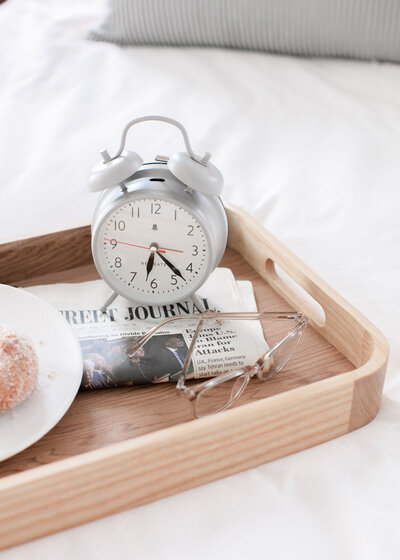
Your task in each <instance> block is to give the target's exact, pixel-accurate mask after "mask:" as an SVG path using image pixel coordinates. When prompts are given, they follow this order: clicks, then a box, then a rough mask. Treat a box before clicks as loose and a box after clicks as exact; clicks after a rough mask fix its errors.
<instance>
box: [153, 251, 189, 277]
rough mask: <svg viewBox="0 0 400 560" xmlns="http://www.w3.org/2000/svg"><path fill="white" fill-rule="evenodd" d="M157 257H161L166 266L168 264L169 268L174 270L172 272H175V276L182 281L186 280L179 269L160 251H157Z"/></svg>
mask: <svg viewBox="0 0 400 560" xmlns="http://www.w3.org/2000/svg"><path fill="white" fill-rule="evenodd" d="M157 255H159V257H160V258H161V259H162V260H163V261H164V262H165V264H166V265H167V266H169V268H170V269H171V270H172V272H173V273H174V274H176V275H177V276H179V277H180V278H182V280H185V279H184V277H183V276H182V274H181V272H180V270H178V269H177V268H176V266H174V265H173V264H172V263H171V262H169V260H168V259H166V258H165V257H164V255H162V254H161V253H160V252H159V251H157Z"/></svg>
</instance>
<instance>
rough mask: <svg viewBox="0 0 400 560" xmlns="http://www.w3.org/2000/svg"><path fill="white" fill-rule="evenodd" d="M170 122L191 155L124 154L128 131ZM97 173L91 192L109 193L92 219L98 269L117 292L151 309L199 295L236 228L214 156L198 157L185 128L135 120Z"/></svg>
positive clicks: (173, 121) (113, 293)
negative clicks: (146, 157)
mask: <svg viewBox="0 0 400 560" xmlns="http://www.w3.org/2000/svg"><path fill="white" fill-rule="evenodd" d="M151 120H155V121H163V122H167V123H170V124H172V125H174V126H176V127H178V128H179V129H180V131H181V132H182V135H183V138H184V141H185V145H186V150H187V151H186V152H180V153H177V154H174V155H173V156H172V157H170V158H169V157H167V156H156V157H155V161H154V162H152V163H143V161H142V159H141V157H140V156H139V155H138V154H137V153H135V152H130V151H129V152H128V151H124V148H125V142H126V136H127V132H128V130H129V129H130V128H131V127H132V126H133V125H135V124H137V123H139V122H143V121H151ZM102 156H103V161H102V162H100V163H98V164H97V165H96V166H95V167H94V169H93V171H92V173H91V176H90V179H89V188H90V190H91V191H103V192H102V193H101V195H100V197H99V200H98V203H97V206H96V209H95V212H94V216H93V221H92V253H93V259H94V262H95V265H96V268H97V270H98V272H99V274H100V275H101V277H102V278H103V279H104V281H105V282H106V283H107V284H108V285H109V286H110V288H111V289H112V294H111V296H110V298H109V299H108V300H107V302H106V303H105V304H104V308H105V307H107V306H108V305H109V304H110V303H111V302H112V301H113V299H114V298H115V297H116V296H117V295H121V296H123V297H125V298H127V299H129V300H131V301H134V302H137V303H141V304H144V305H153V304H156V305H163V304H168V303H175V302H177V301H182V300H185V299H187V298H188V297H189V296H191V295H193V294H195V292H196V291H197V290H198V289H199V288H200V286H201V285H202V284H203V283H204V282H205V281H206V279H207V278H208V276H209V275H210V274H211V272H212V271H213V270H214V269H215V268H216V267H217V266H218V264H219V262H220V260H221V258H222V256H223V254H224V251H225V247H226V242H227V235H228V224H227V218H226V212H225V208H224V206H223V203H222V201H221V199H220V198H219V195H220V194H221V192H222V189H223V178H222V175H221V173H220V171H219V170H218V169H217V168H216V167H215V166H214V165H213V164H212V163H211V162H210V157H211V154H210V153H209V152H207V153H206V154H205V155H204V156H203V157H201V156H198V155H196V154H195V153H194V152H193V150H192V148H191V146H190V142H189V138H188V135H187V132H186V130H185V129H184V127H183V126H182V125H181V124H180V123H179V122H177V121H175V120H173V119H170V118H167V117H161V116H157V115H154V116H153V115H151V116H146V117H139V118H137V119H134V120H133V121H130V122H129V123H128V124H127V125H126V127H125V129H124V131H123V134H122V139H121V146H120V149H119V150H118V152H117V154H116V155H115V156H114V157H110V156H109V154H108V152H107V151H106V150H104V151H103V152H102Z"/></svg>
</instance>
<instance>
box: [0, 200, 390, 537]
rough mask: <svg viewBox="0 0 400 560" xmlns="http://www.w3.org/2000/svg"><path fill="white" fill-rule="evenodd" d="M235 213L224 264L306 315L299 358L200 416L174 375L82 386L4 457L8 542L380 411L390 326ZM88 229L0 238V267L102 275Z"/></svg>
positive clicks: (299, 444)
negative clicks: (47, 425) (158, 380)
mask: <svg viewBox="0 0 400 560" xmlns="http://www.w3.org/2000/svg"><path fill="white" fill-rule="evenodd" d="M228 218H229V228H230V236H229V246H230V248H229V249H228V250H227V252H226V254H225V256H224V259H223V262H222V265H223V266H228V267H230V268H232V270H233V272H234V274H235V276H236V278H237V279H249V280H251V281H252V282H253V286H254V289H255V294H256V300H257V304H258V307H259V309H262V310H266V311H277V310H278V311H282V310H293V309H300V310H302V311H303V312H304V313H305V314H307V315H309V317H310V322H311V325H310V327H309V328H308V329H307V330H306V332H305V334H304V336H303V338H302V340H301V343H300V345H299V347H298V349H297V350H296V353H295V355H294V356H293V358H292V359H291V361H290V362H289V363H288V364H287V366H286V367H285V368H284V369H283V370H282V371H281V372H280V373H279V374H278V375H277V376H276V377H274V378H272V379H271V380H270V381H268V382H266V383H260V382H258V381H257V380H252V381H251V382H250V384H249V385H248V387H247V388H246V391H245V393H244V394H243V395H242V397H241V398H240V400H239V401H238V402H237V404H236V406H235V407H234V408H233V409H231V410H229V411H226V412H224V413H220V414H216V415H213V416H210V417H207V418H203V419H201V420H192V419H191V415H190V412H189V409H188V408H186V407H187V403H186V402H184V401H183V400H180V399H179V398H178V397H177V396H176V394H175V389H174V386H173V385H170V384H168V385H167V384H166V385H155V386H153V385H151V386H147V387H145V386H143V387H137V388H136V387H131V388H119V389H105V390H97V391H93V392H84V393H79V394H78V396H77V398H76V399H75V401H74V403H73V404H72V406H71V408H70V410H69V411H68V412H67V414H66V415H65V416H64V417H63V419H62V420H61V421H60V422H59V423H58V424H57V426H55V427H54V428H53V430H51V431H50V432H49V433H48V434H47V435H46V436H45V437H44V438H42V439H41V440H40V441H39V442H37V443H36V444H35V445H33V446H32V447H30V448H29V449H27V450H25V451H24V452H22V453H20V454H19V455H17V456H15V457H13V458H11V459H8V460H7V461H4V462H3V463H1V464H0V547H3V548H4V547H7V546H11V545H14V544H17V543H21V542H24V541H26V540H29V539H32V538H36V537H38V536H42V535H46V534H49V533H51V532H54V531H58V530H61V529H63V528H66V527H71V526H74V525H77V524H79V523H83V522H86V521H89V520H92V519H96V518H98V517H101V516H104V515H108V514H110V513H114V512H116V511H121V510H122V509H126V508H128V507H134V506H136V505H140V504H143V503H146V502H149V501H152V500H155V499H158V498H160V497H162V496H167V495H169V494H173V493H176V492H179V491H182V490H184V489H187V488H191V487H193V486H196V485H199V484H203V483H205V482H207V481H210V480H215V479H216V478H220V477H222V476H226V475H228V474H230V473H233V472H238V471H240V470H243V469H246V468H249V467H252V466H255V465H258V464H261V463H263V462H266V461H269V460H273V459H275V458H278V457H282V456H284V455H288V454H289V453H294V452H296V451H299V450H301V449H305V448H307V447H310V446H312V445H316V444H318V443H321V442H324V441H327V440H329V439H332V438H334V437H337V436H340V435H343V434H345V433H347V432H349V431H350V430H352V429H355V428H358V427H360V426H362V425H364V424H366V423H367V422H369V421H370V420H371V419H372V418H373V417H374V416H375V415H376V413H377V411H378V408H379V404H380V400H381V393H382V386H383V380H384V373H385V369H386V362H387V357H388V346H387V342H386V340H385V339H384V337H383V336H382V335H381V333H380V332H379V331H378V330H377V329H376V328H375V327H374V326H373V325H372V324H371V323H370V322H369V321H368V320H367V319H365V317H363V316H362V315H361V314H360V313H359V312H358V311H357V310H355V309H354V308H353V307H352V306H351V305H350V304H348V303H347V302H346V301H345V300H344V299H343V298H341V296H339V294H337V293H336V292H335V291H334V290H332V288H330V287H329V286H328V285H327V284H326V283H325V282H324V281H323V280H322V279H320V278H319V277H318V276H317V275H315V273H314V272H313V271H312V270H310V269H309V267H307V266H306V265H305V264H304V263H302V262H301V261H300V260H299V259H298V258H297V257H296V256H295V255H293V254H292V253H290V251H288V250H287V249H286V248H285V247H284V246H283V245H282V244H281V243H280V242H279V241H278V240H276V239H275V238H274V237H273V236H272V235H271V234H269V233H268V232H267V231H266V230H265V229H264V228H262V227H261V226H260V225H259V224H257V223H256V222H255V221H254V219H252V218H251V217H249V216H248V215H247V214H245V213H244V212H242V211H241V210H238V209H235V208H230V209H229V210H228ZM89 233H90V231H89V228H79V230H71V231H69V232H65V234H64V235H62V234H61V233H56V234H53V235H51V234H50V235H47V236H39V237H36V238H32V239H31V240H27V241H23V240H20V241H15V242H12V243H7V244H6V245H3V246H2V245H0V280H1V281H3V282H4V281H7V282H9V283H13V284H14V285H21V286H26V285H32V284H38V283H52V282H71V281H82V280H89V279H92V278H95V277H97V273H96V271H95V269H94V266H93V264H92V261H91V255H90V246H89V242H88V240H89V237H88V236H89ZM3 257H5V259H3ZM4 263H6V266H5V265H3V264H4ZM21 263H23V264H21ZM277 266H279V267H280V269H281V270H283V271H285V272H286V273H288V274H289V275H290V277H291V278H292V279H293V280H294V282H295V284H293V283H292V284H291V283H288V282H287V281H286V280H285V279H284V278H282V275H280V274H279V273H278V271H277ZM296 283H297V285H296ZM299 287H300V288H299ZM298 288H299V289H298ZM301 290H305V291H306V292H307V293H308V294H309V295H308V296H307V297H305V296H304V292H302V291H301ZM310 296H311V298H314V299H315V300H316V302H318V305H320V306H321V307H322V309H323V311H322V316H321V314H320V313H318V312H317V311H316V307H315V305H313V303H312V300H310ZM282 323H284V322H279V321H277V322H275V323H274V324H273V323H272V322H268V323H264V324H263V328H264V333H265V336H266V338H267V340H268V341H272V342H273V341H275V340H277V339H278V338H279V337H280V336H282V335H283V334H285V332H287V325H283V324H282Z"/></svg>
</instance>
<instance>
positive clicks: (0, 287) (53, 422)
mask: <svg viewBox="0 0 400 560" xmlns="http://www.w3.org/2000/svg"><path fill="white" fill-rule="evenodd" d="M3 290H4V291H12V292H13V293H19V294H23V297H26V298H27V299H33V300H36V301H39V302H40V304H42V305H43V306H44V307H47V308H48V309H50V310H51V313H55V314H54V317H59V318H60V320H61V323H62V322H64V325H65V326H66V327H67V330H69V331H70V333H71V335H72V336H71V342H72V341H73V344H74V345H75V346H76V349H77V351H78V352H77V357H78V358H79V360H80V367H81V369H83V356H82V348H81V345H80V343H79V340H78V337H77V336H76V334H75V332H74V330H73V328H72V327H71V325H70V324H69V323H68V321H66V320H65V319H64V318H63V317H62V315H61V313H60V312H59V311H58V309H56V308H55V307H54V306H53V305H51V304H50V303H48V302H47V301H45V300H44V299H42V298H41V297H39V296H37V295H35V294H31V293H30V292H28V291H26V290H25V288H22V287H21V288H18V287H15V286H9V285H8V284H0V296H1V292H2V291H3ZM28 336H29V334H28ZM81 379H82V378H81V377H77V383H76V387H74V390H73V392H72V395H71V400H70V401H69V402H68V403H67V404H66V405H65V406H63V407H62V408H61V409H60V412H59V413H58V414H56V415H55V416H54V417H52V419H51V421H49V422H47V423H46V424H45V425H44V427H43V429H42V430H40V431H38V432H37V433H36V434H35V435H34V436H33V437H32V438H28V439H27V443H24V444H23V446H22V447H18V446H17V447H16V448H14V449H13V450H12V451H11V452H8V451H6V453H5V454H2V453H1V450H0V463H1V462H3V461H5V460H7V459H10V458H11V457H14V456H15V455H18V453H21V452H22V451H24V450H25V449H27V448H28V447H30V446H31V445H33V444H34V443H36V442H37V441H39V440H40V439H42V437H43V436H45V435H46V434H47V433H48V432H49V431H50V430H51V429H52V428H54V426H56V425H57V424H58V422H59V421H60V420H61V418H62V417H63V416H64V415H65V414H66V413H67V412H68V410H69V408H70V407H71V405H72V403H73V402H74V400H75V397H76V395H77V393H78V391H79V387H80V385H81ZM36 390H37V389H35V391H36ZM33 394H34V393H32V395H33ZM32 395H30V397H31V396H32ZM30 397H28V399H29V398H30ZM22 402H25V400H24V401H22ZM20 404H22V403H20ZM18 406H19V405H17V406H16V407H15V409H16V408H18ZM15 409H11V412H12V411H13V410H15ZM8 412H10V411H8ZM0 417H1V415H0Z"/></svg>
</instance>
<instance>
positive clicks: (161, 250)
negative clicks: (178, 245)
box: [104, 238, 183, 253]
mask: <svg viewBox="0 0 400 560" xmlns="http://www.w3.org/2000/svg"><path fill="white" fill-rule="evenodd" d="M104 240H105V241H110V242H111V241H112V240H111V239H107V238H104ZM115 241H116V242H117V243H120V244H121V245H129V246H130V247H139V249H147V250H148V251H150V247H145V246H144V245H134V244H133V243H126V242H125V241H117V240H116V239H115ZM158 250H159V251H160V253H165V251H174V252H175V253H183V251H180V250H179V249H166V248H165V247H159V249H158Z"/></svg>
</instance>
